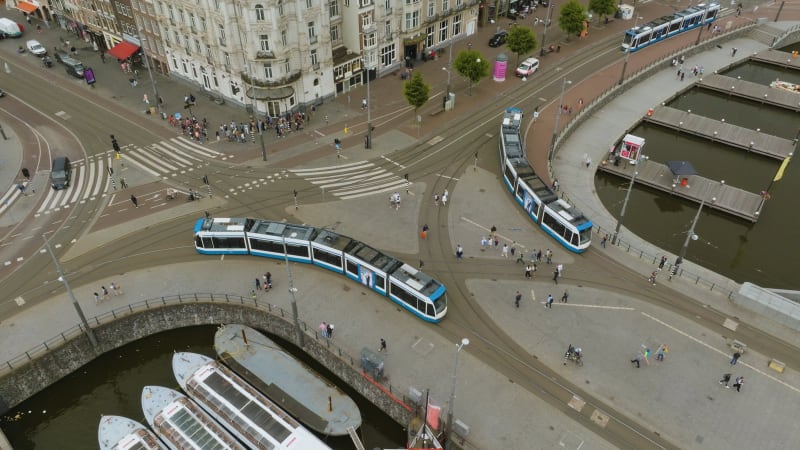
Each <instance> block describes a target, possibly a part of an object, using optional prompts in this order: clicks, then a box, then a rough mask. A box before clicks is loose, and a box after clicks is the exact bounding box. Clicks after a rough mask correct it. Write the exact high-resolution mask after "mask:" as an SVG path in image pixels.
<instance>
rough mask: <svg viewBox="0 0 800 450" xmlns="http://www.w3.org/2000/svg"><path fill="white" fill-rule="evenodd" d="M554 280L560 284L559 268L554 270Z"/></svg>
mask: <svg viewBox="0 0 800 450" xmlns="http://www.w3.org/2000/svg"><path fill="white" fill-rule="evenodd" d="M553 282H554V283H555V284H558V269H555V270H553Z"/></svg>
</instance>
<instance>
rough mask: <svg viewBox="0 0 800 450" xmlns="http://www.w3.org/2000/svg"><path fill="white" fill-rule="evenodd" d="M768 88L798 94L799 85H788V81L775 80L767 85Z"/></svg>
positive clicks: (799, 90) (799, 91)
mask: <svg viewBox="0 0 800 450" xmlns="http://www.w3.org/2000/svg"><path fill="white" fill-rule="evenodd" d="M769 87H771V88H775V89H783V90H784V91H790V92H794V93H795V94H800V84H794V83H789V82H788V81H781V80H775V81H773V82H772V83H770V84H769Z"/></svg>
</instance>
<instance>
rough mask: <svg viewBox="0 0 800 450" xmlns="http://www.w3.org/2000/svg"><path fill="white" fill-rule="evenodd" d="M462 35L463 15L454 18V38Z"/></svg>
mask: <svg viewBox="0 0 800 450" xmlns="http://www.w3.org/2000/svg"><path fill="white" fill-rule="evenodd" d="M459 34H461V14H460V13H459V14H456V15H455V16H453V36H458V35H459Z"/></svg>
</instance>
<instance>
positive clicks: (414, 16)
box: [406, 11, 419, 30]
mask: <svg viewBox="0 0 800 450" xmlns="http://www.w3.org/2000/svg"><path fill="white" fill-rule="evenodd" d="M418 26H419V11H412V12H408V13H406V30H411V29H414V28H417V27H418Z"/></svg>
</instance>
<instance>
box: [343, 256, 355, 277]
mask: <svg viewBox="0 0 800 450" xmlns="http://www.w3.org/2000/svg"><path fill="white" fill-rule="evenodd" d="M345 265H346V266H347V273H349V274H352V275H354V276H358V264H356V263H354V262H353V261H350V260H347V261H346V262H345Z"/></svg>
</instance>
